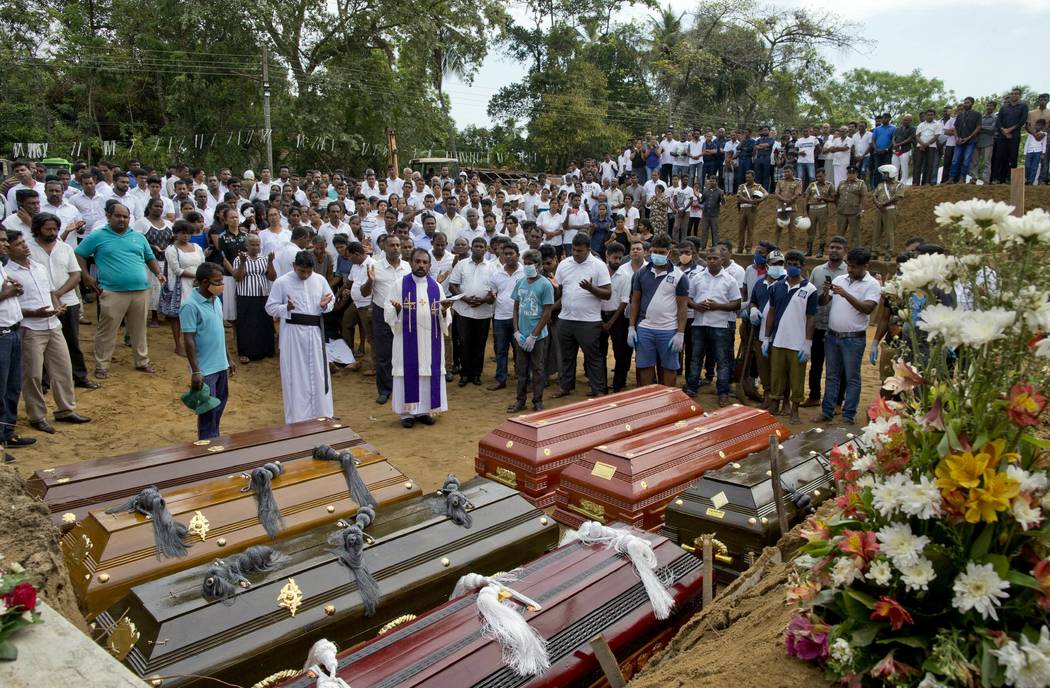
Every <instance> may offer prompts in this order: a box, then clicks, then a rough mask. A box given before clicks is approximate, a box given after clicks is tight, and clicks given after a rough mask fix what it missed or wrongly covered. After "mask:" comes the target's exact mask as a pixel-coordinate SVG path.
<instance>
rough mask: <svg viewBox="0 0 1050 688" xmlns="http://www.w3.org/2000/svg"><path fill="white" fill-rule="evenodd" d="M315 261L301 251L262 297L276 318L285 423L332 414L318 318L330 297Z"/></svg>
mask: <svg viewBox="0 0 1050 688" xmlns="http://www.w3.org/2000/svg"><path fill="white" fill-rule="evenodd" d="M316 264H317V263H316V260H315V259H314V255H313V252H312V251H300V252H299V253H298V254H296V256H295V261H294V263H293V266H292V267H293V269H292V271H291V272H287V273H285V274H283V275H281V276H280V277H278V278H277V281H275V282H274V283H273V286H271V287H270V296H269V298H268V299H267V300H266V312H267V313H269V314H270V316H271V317H274V318H277V319H278V320H279V321H280V322H281V393H282V396H283V397H284V422H286V423H295V422H297V421H301V420H306V419H308V418H331V417H332V416H333V415H334V409H333V407H332V380H331V376H330V375H329V373H328V356H327V354H326V353H325V342H324V322H323V320H322V318H323V315H324V314H325V313H328V312H330V311H331V310H332V306H333V305H334V297H333V294H332V288H331V287H330V286H328V280H326V279H325V278H324V277H322V276H321V275H318V274H316V273H315V272H314V267H315V266H316Z"/></svg>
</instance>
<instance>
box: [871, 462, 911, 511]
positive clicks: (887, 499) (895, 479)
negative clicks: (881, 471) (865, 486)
mask: <svg viewBox="0 0 1050 688" xmlns="http://www.w3.org/2000/svg"><path fill="white" fill-rule="evenodd" d="M910 482H911V481H910V480H909V479H908V476H906V475H905V474H903V473H897V474H895V475H890V476H887V477H885V478H881V479H876V480H875V485H874V486H873V487H872V488H871V503H872V506H874V507H875V510H876V511H878V512H879V514H881V515H882V517H883V518H889V517H890V516H892V515H893V514H894V512H895V511H897V509H899V508H901V505H902V504H903V500H904V490H905V489H906V488H907V486H908V483H910Z"/></svg>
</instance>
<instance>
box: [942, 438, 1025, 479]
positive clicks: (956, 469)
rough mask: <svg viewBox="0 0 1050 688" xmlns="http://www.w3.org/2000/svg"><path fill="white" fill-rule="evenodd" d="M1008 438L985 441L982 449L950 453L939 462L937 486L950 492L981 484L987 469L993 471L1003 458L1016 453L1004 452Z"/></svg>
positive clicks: (1013, 455) (1014, 455) (1010, 456)
mask: <svg viewBox="0 0 1050 688" xmlns="http://www.w3.org/2000/svg"><path fill="white" fill-rule="evenodd" d="M1005 447H1006V440H1003V439H999V440H994V441H991V442H985V443H984V446H983V447H981V449H980V451H978V452H976V453H974V452H971V451H964V452H963V453H961V454H949V455H948V456H946V457H944V459H942V460H941V462H940V463H939V464H937V469H936V471H935V474H936V476H937V487H939V488H941V492H950V491H952V490H955V489H958V488H968V489H972V488H975V487H977V486H978V485H980V484H981V477H982V476H983V475H984V474H985V471H987V470H989V469H991V470H992V471H993V472H994V471H995V469H996V468H997V467H998V466H999V462H1000V460H1001V459H1002V458H1006V459H1011V458H1012V457H1016V456H1017V455H1016V454H1003V453H1002V452H1003V449H1004V448H1005Z"/></svg>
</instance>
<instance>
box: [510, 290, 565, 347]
mask: <svg viewBox="0 0 1050 688" xmlns="http://www.w3.org/2000/svg"><path fill="white" fill-rule="evenodd" d="M510 297H511V298H512V299H514V300H515V301H517V302H518V332H520V333H521V335H522V336H523V337H528V336H529V335H530V334H532V331H533V330H535V329H536V325H537V324H538V323H539V322H540V318H542V317H543V307H544V306H546V305H554V285H553V284H551V281H550V280H549V279H547V278H546V277H542V276H541V277H538V278H536V281H534V282H529V278H528V277H522V278H521V279H520V280H518V283H517V284H515V285H514V291H513V292H511V295H510ZM546 336H547V327H546V326H544V327H543V331H542V332H540V336H539V337H537V339H543V338H544V337H546Z"/></svg>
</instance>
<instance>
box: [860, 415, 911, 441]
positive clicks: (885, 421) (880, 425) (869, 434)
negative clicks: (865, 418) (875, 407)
mask: <svg viewBox="0 0 1050 688" xmlns="http://www.w3.org/2000/svg"><path fill="white" fill-rule="evenodd" d="M894 426H896V428H897V429H898V430H899V429H900V428H901V419H900V417H898V416H890V417H889V418H876V419H875V420H873V421H871V422H870V423H868V424H867V425H865V426H864V429H863V430H861V432H860V439H861V443H862V444H864V445H865V446H868V447H874V448H876V449H877V448H879V447H882V446H883V445H884V444H886V442H888V441H889V437H890V430H891V429H893V428H894Z"/></svg>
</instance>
